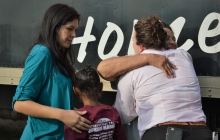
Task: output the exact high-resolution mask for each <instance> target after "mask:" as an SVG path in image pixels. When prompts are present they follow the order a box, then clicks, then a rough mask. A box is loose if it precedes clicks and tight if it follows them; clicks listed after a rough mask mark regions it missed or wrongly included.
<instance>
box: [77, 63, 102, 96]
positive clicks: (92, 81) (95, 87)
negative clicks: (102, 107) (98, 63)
mask: <svg viewBox="0 0 220 140" xmlns="http://www.w3.org/2000/svg"><path fill="white" fill-rule="evenodd" d="M73 86H74V87H75V88H78V89H79V90H80V91H82V92H84V93H85V94H86V96H87V97H88V98H89V99H91V100H98V99H99V98H100V97H101V90H100V78H99V75H98V73H97V71H96V70H95V69H93V68H92V67H91V66H90V65H87V66H85V67H84V68H82V69H81V70H80V71H78V72H76V78H75V81H74V82H73Z"/></svg>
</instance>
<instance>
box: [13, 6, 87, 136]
mask: <svg viewBox="0 0 220 140" xmlns="http://www.w3.org/2000/svg"><path fill="white" fill-rule="evenodd" d="M79 20H80V15H79V14H78V12H77V11H76V10H75V9H74V8H73V7H70V6H68V5H65V4H54V5H52V6H50V7H49V8H48V10H47V11H46V13H45V15H44V18H43V21H42V25H41V29H40V32H39V36H38V37H37V40H36V43H35V44H34V46H33V47H32V49H31V51H30V53H29V55H28V57H27V59H26V62H25V67H24V72H23V74H22V77H21V79H20V82H19V84H18V86H17V89H16V93H15V95H14V97H13V102H12V106H13V109H14V110H15V111H17V112H20V113H23V114H26V115H28V121H27V125H26V127H25V129H24V132H23V134H22V136H21V139H22V140H30V139H59V140H60V139H63V138H64V135H63V133H64V124H66V125H67V126H69V127H70V128H71V129H73V130H75V131H76V132H81V131H80V130H88V129H89V127H90V126H89V124H90V122H89V121H88V120H87V119H85V118H83V117H81V115H83V114H85V113H86V112H82V111H81V112H80V111H74V110H73V90H72V82H73V79H74V78H75V70H74V68H73V67H72V64H73V62H74V60H73V53H72V50H71V43H72V40H73V39H74V38H75V37H76V31H77V29H78V23H79Z"/></svg>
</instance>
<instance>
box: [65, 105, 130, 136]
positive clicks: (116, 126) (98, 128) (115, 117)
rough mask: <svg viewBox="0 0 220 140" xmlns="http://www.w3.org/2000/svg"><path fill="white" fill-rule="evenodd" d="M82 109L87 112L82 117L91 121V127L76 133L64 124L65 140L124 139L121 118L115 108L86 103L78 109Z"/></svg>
mask: <svg viewBox="0 0 220 140" xmlns="http://www.w3.org/2000/svg"><path fill="white" fill-rule="evenodd" d="M84 110H86V111H87V113H86V114H85V115H83V117H85V118H86V119H88V120H89V121H91V123H92V124H91V128H90V129H89V131H82V133H77V132H75V131H73V130H72V129H71V128H69V127H68V126H66V125H65V130H64V139H65V140H126V136H125V133H124V128H123V125H122V123H121V118H120V116H119V114H118V112H117V110H116V109H115V108H113V107H111V106H109V105H101V106H88V105H86V106H84V107H82V108H80V109H79V111H84Z"/></svg>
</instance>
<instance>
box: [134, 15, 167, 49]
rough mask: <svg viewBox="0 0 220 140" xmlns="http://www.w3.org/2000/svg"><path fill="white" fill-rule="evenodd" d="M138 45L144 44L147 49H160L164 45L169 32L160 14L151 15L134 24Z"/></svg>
mask: <svg viewBox="0 0 220 140" xmlns="http://www.w3.org/2000/svg"><path fill="white" fill-rule="evenodd" d="M134 29H135V31H136V39H137V45H143V46H144V47H145V48H146V49H150V48H151V49H156V50H160V49H162V48H163V47H164V44H165V40H166V36H167V33H166V32H165V31H164V29H163V26H162V24H161V19H160V18H159V17H158V16H156V15H155V16H150V17H149V18H146V19H140V20H139V21H138V22H137V24H136V25H135V26H134Z"/></svg>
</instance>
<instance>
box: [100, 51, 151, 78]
mask: <svg viewBox="0 0 220 140" xmlns="http://www.w3.org/2000/svg"><path fill="white" fill-rule="evenodd" d="M148 59H149V58H148V54H139V55H134V56H120V57H113V58H108V59H106V60H103V61H101V62H100V63H99V65H98V67H97V70H98V72H99V74H100V76H101V77H102V78H103V79H105V80H108V81H115V80H116V78H117V76H120V75H122V74H124V73H126V72H128V71H130V70H133V69H135V68H139V67H141V66H144V65H147V64H148Z"/></svg>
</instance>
